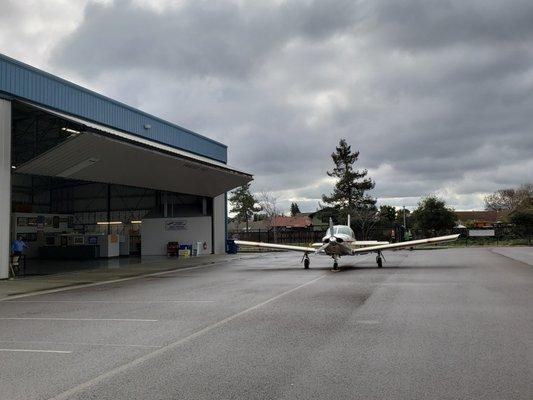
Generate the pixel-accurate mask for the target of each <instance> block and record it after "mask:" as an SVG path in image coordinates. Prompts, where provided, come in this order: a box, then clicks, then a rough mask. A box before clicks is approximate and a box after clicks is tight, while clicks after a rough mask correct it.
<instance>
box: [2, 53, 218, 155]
mask: <svg viewBox="0 0 533 400" xmlns="http://www.w3.org/2000/svg"><path fill="white" fill-rule="evenodd" d="M0 92H3V93H4V94H7V95H8V97H12V98H15V99H16V98H19V99H23V100H26V101H30V102H33V103H37V104H40V105H43V106H45V107H49V108H52V109H55V110H57V111H62V112H64V113H67V114H71V115H74V116H77V117H80V118H85V119H87V120H90V121H93V122H96V123H100V124H102V125H107V126H109V127H111V128H115V129H119V130H122V131H126V132H129V133H132V134H134V135H138V136H141V137H144V138H147V139H150V140H153V141H155V142H159V143H164V144H167V145H170V146H172V147H175V148H177V149H182V150H186V151H190V152H191V153H195V154H198V155H201V156H204V157H209V158H211V159H213V160H218V161H222V162H224V163H225V162H227V146H226V145H224V144H222V143H219V142H216V141H214V140H212V139H209V138H206V137H204V136H201V135H199V134H197V133H195V132H192V131H190V130H188V129H185V128H182V127H180V126H178V125H175V124H172V123H170V122H167V121H164V120H162V119H160V118H157V117H154V116H153V115H150V114H147V113H145V112H143V111H140V110H137V109H135V108H133V107H130V106H128V105H126V104H123V103H120V102H118V101H115V100H112V99H110V98H108V97H105V96H103V95H101V94H98V93H96V92H93V91H91V90H88V89H85V88H83V87H81V86H78V85H76V84H74V83H72V82H69V81H67V80H65V79H61V78H59V77H57V76H55V75H52V74H49V73H47V72H44V71H41V70H39V69H37V68H34V67H32V66H30V65H27V64H24V63H22V62H20V61H17V60H14V59H12V58H10V57H7V56H5V55H3V54H0ZM145 125H150V126H151V128H150V129H145V127H144V126H145Z"/></svg>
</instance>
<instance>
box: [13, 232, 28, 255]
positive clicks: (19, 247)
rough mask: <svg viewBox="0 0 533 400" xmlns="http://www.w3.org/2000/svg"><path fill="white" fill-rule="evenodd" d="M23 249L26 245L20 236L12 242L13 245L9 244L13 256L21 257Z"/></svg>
mask: <svg viewBox="0 0 533 400" xmlns="http://www.w3.org/2000/svg"><path fill="white" fill-rule="evenodd" d="M25 247H28V245H27V244H26V243H24V241H23V240H22V236H19V237H18V238H17V239H16V240H13V243H11V250H12V251H13V255H15V256H21V255H22V252H23V251H24V248H25Z"/></svg>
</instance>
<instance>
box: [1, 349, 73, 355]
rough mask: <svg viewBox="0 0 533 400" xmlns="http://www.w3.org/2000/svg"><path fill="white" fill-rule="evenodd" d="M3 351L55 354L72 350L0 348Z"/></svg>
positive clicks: (68, 352)
mask: <svg viewBox="0 0 533 400" xmlns="http://www.w3.org/2000/svg"><path fill="white" fill-rule="evenodd" d="M0 351H3V352H13V353H19V352H20V353H56V354H70V353H72V351H65V350H32V349H0Z"/></svg>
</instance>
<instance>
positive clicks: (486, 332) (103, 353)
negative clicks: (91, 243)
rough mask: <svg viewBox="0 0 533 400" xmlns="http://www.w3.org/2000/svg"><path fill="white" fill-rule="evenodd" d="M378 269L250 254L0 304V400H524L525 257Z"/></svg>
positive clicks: (453, 257) (404, 257) (528, 367)
mask: <svg viewBox="0 0 533 400" xmlns="http://www.w3.org/2000/svg"><path fill="white" fill-rule="evenodd" d="M513 251H514V252H513ZM515 255H516V257H515ZM386 257H387V259H386V263H385V265H384V268H381V269H378V268H376V265H375V261H374V257H373V256H360V257H353V258H342V259H341V262H340V266H341V271H340V272H332V271H330V269H329V268H330V267H331V260H329V259H327V258H326V257H320V256H317V257H314V258H313V259H312V261H311V269H310V270H304V269H303V268H302V266H301V264H300V258H301V256H299V255H298V254H293V253H263V254H260V255H257V257H255V258H250V259H241V260H235V261H232V262H230V263H219V264H214V265H210V266H200V267H194V268H191V269H183V270H178V271H175V272H170V273H165V274H161V275H157V276H150V277H144V278H143V277H140V278H137V279H131V280H127V281H123V282H115V283H110V284H105V285H98V286H92V287H86V288H81V289H76V290H62V289H60V290H59V291H57V292H54V293H48V294H44V295H35V296H28V297H21V298H16V299H13V300H4V301H1V302H0V371H1V376H2V379H1V381H0V398H2V399H10V400H15V399H50V398H54V399H457V398H461V399H531V398H532V397H533V338H532V336H531V332H533V314H532V313H531V310H532V309H533V252H532V251H531V249H525V250H524V249H516V250H514V249H504V251H497V250H494V249H489V248H470V249H462V248H461V249H442V250H424V251H399V252H393V253H389V254H386Z"/></svg>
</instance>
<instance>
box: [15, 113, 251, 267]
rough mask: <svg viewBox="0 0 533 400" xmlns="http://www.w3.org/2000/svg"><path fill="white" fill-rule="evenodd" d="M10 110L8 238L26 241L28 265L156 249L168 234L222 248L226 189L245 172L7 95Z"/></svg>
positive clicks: (162, 247) (215, 249)
mask: <svg viewBox="0 0 533 400" xmlns="http://www.w3.org/2000/svg"><path fill="white" fill-rule="evenodd" d="M12 115H13V119H12V154H11V159H12V165H13V171H12V178H11V182H12V183H11V186H12V195H11V201H12V218H11V237H12V238H14V237H16V236H18V235H22V236H23V238H24V239H25V241H26V242H27V243H28V245H29V248H28V249H27V255H28V263H27V265H28V271H29V272H34V273H47V272H54V268H51V267H50V265H51V263H49V262H41V261H43V259H47V258H65V259H72V258H82V259H94V258H98V259H102V258H104V259H106V258H109V257H117V256H119V255H129V254H138V253H139V252H140V251H141V250H142V251H143V255H158V254H165V252H166V242H168V241H178V242H181V243H186V244H194V243H195V242H201V243H205V244H204V246H205V247H206V248H205V249H202V250H204V252H207V253H211V252H222V251H224V250H225V192H226V191H227V190H230V189H231V188H233V187H236V186H238V185H239V184H242V183H244V182H248V181H249V180H251V176H250V175H247V174H244V173H241V172H239V171H235V170H232V169H231V168H229V167H227V166H226V165H225V164H222V163H219V162H215V161H213V160H209V159H205V158H203V157H199V156H195V155H193V154H185V153H184V152H183V151H180V150H177V149H173V148H169V147H168V146H162V145H160V144H158V143H147V141H146V139H139V138H137V137H134V136H133V135H129V134H127V133H124V132H119V131H114V130H112V129H110V128H108V127H103V126H98V125H95V124H93V123H90V122H88V121H83V120H79V119H77V118H74V117H70V116H66V115H63V114H60V113H57V112H54V111H52V110H47V109H43V108H41V107H36V106H32V105H29V104H25V103H19V102H14V103H13V114H12ZM143 225H144V226H143ZM32 264H33V267H34V268H32ZM57 264H58V263H54V265H57ZM72 265H74V268H75V267H76V266H75V264H73V263H72V262H69V268H72ZM83 265H94V263H87V262H86V261H83V262H80V264H79V266H80V267H81V266H83Z"/></svg>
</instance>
